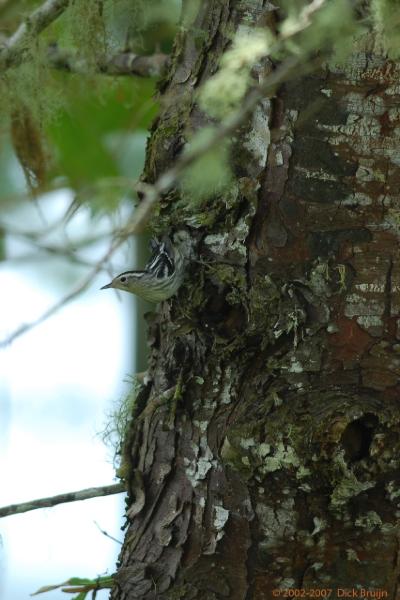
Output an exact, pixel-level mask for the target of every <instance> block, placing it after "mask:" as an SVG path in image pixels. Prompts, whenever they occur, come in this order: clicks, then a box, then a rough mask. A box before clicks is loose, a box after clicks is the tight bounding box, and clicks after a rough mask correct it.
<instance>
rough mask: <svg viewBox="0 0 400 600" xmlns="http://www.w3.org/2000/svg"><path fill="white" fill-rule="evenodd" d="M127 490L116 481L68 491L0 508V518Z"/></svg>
mask: <svg viewBox="0 0 400 600" xmlns="http://www.w3.org/2000/svg"><path fill="white" fill-rule="evenodd" d="M125 491H126V488H125V484H123V483H114V484H112V485H103V486H100V487H94V488H87V489H86V490H79V491H77V492H67V493H66V494H59V495H58V496H50V497H49V498H39V499H38V500H31V501H30V502H22V503H21V504H10V505H9V506H3V507H2V508H0V519H1V518H3V517H9V516H10V515H18V514H19V513H23V512H28V511H30V510H36V509H38V508H46V507H51V506H56V505H57V504H65V503H67V502H78V501H79V500H88V499H89V498H98V497H99V496H111V495H112V494H121V493H122V492H125Z"/></svg>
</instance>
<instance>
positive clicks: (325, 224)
mask: <svg viewBox="0 0 400 600" xmlns="http://www.w3.org/2000/svg"><path fill="white" fill-rule="evenodd" d="M275 18H276V16H275V13H274V10H273V7H272V5H271V4H270V3H268V2H263V1H262V0H253V1H250V0H247V1H246V0H242V1H241V2H239V1H238V2H229V1H228V0H225V1H221V0H207V1H204V2H200V3H199V12H198V14H197V15H196V16H195V20H194V22H192V23H186V24H185V27H183V28H182V32H181V34H180V36H179V39H177V42H176V48H175V54H174V57H173V61H172V67H171V71H170V73H169V76H168V78H167V79H166V81H165V82H164V84H163V88H162V110H161V113H160V117H159V119H158V121H157V123H155V125H154V128H153V132H152V137H151V141H150V143H149V147H148V155H147V165H146V171H145V178H146V179H147V180H148V181H152V180H154V179H155V178H156V177H157V176H158V175H159V174H160V173H162V172H163V171H164V170H165V169H166V168H167V167H169V166H170V165H171V164H172V163H173V161H174V159H175V157H176V155H177V153H179V151H180V150H181V149H182V147H183V145H184V143H185V139H186V136H187V132H189V131H191V130H195V129H197V128H199V127H201V126H203V125H204V124H205V123H206V122H207V119H206V117H205V115H204V114H202V113H201V112H200V110H199V109H198V107H197V106H196V104H195V97H194V94H195V92H196V90H197V89H198V88H199V86H200V85H201V84H202V82H204V81H205V80H206V79H207V78H208V77H209V76H210V75H211V74H212V73H214V72H215V71H216V69H217V65H218V59H219V57H220V55H221V53H222V52H224V50H225V49H226V48H227V47H228V46H229V44H230V39H231V35H232V33H233V32H234V31H237V29H238V27H242V28H245V27H250V28H251V27H254V26H256V25H258V26H259V25H263V26H264V25H265V26H267V25H269V24H271V23H273V21H274V19H275ZM368 43H369V44H370V46H368ZM270 68H272V67H271V66H270V65H269V64H268V62H265V63H263V64H262V65H259V66H258V67H257V68H256V69H254V77H255V80H257V79H262V78H263V77H265V75H266V73H268V70H269V69H270ZM399 75H400V68H399V66H398V65H396V64H394V63H392V62H390V61H388V60H386V59H385V57H384V56H382V55H380V54H379V52H378V51H377V50H376V49H375V48H374V47H373V45H372V41H371V37H370V36H368V35H366V36H365V39H364V40H361V41H359V42H358V44H357V47H355V51H354V53H353V55H352V56H351V57H350V58H349V59H348V61H347V63H346V65H345V66H340V67H337V66H334V65H332V64H330V65H326V66H325V67H324V68H323V69H321V70H320V71H319V72H315V73H313V74H312V75H309V76H307V77H303V78H301V79H300V80H297V81H293V82H290V83H287V84H285V85H284V86H282V87H281V89H279V90H278V91H277V93H276V96H275V97H274V98H272V99H268V98H266V99H265V100H264V101H263V102H262V103H260V105H259V107H258V108H257V110H256V111H255V114H254V116H253V118H252V120H251V122H249V123H247V124H245V125H243V127H242V130H241V132H240V134H238V135H237V138H236V142H235V147H234V151H233V156H232V160H233V164H234V167H235V175H236V180H235V182H234V184H233V185H232V188H231V190H230V192H229V193H227V194H226V195H225V196H224V197H223V198H213V199H210V200H208V201H207V202H203V203H202V204H200V205H196V206H194V205H193V204H191V203H190V202H189V201H187V200H185V198H182V197H181V196H179V195H178V193H177V192H173V193H170V194H169V195H168V197H167V198H164V199H163V201H162V203H161V205H160V207H159V209H158V215H157V217H156V218H155V222H157V223H158V225H157V226H158V227H159V228H160V229H163V230H176V229H178V228H179V227H181V226H182V225H184V226H186V227H187V228H188V229H189V231H190V232H191V234H192V235H193V239H194V244H195V250H196V255H197V257H199V258H201V261H202V262H201V263H198V262H193V263H192V265H191V266H190V268H189V271H188V278H187V285H185V286H184V287H183V288H182V289H181V291H180V293H179V295H178V298H176V299H173V300H172V301H171V302H167V303H164V304H163V306H162V307H161V309H160V311H159V313H158V314H157V315H156V316H155V317H154V319H153V322H152V324H151V334H150V345H151V359H150V368H149V376H150V381H149V383H148V384H147V385H146V386H145V387H144V388H143V389H142V391H141V392H140V394H139V397H138V400H137V407H136V418H135V420H134V421H133V425H132V428H131V430H130V432H129V433H128V436H127V439H126V443H125V461H126V462H125V471H126V470H127V471H128V472H129V477H128V479H129V484H130V490H131V496H130V500H129V502H130V505H131V506H130V509H129V511H128V514H129V519H130V521H129V526H128V528H127V530H126V538H125V543H124V546H123V549H122V551H121V555H120V564H119V569H118V573H117V576H116V582H117V584H116V586H115V589H114V590H113V592H112V598H113V599H114V600H117V599H118V600H120V599H129V600H130V599H132V600H133V599H139V598H140V599H143V600H144V599H146V600H148V599H150V598H151V599H153V598H159V599H178V598H185V599H188V600H195V599H196V600H217V599H222V598H229V599H230V600H245V599H246V600H250V599H252V600H253V599H254V600H261V599H266V600H267V599H270V598H272V597H273V590H274V589H281V590H287V589H289V588H306V589H314V590H324V589H332V590H333V591H332V595H331V597H334V598H335V597H338V593H337V589H338V588H340V589H359V588H360V587H363V588H365V589H367V590H369V591H374V590H383V591H386V592H387V595H383V596H376V597H387V598H391V599H395V598H400V592H398V591H397V580H398V575H399V570H400V562H399V561H400V559H399V538H398V528H397V517H398V505H399V501H400V498H399V497H400V482H399V478H400V477H399V470H398V467H399V453H400V437H399V431H400V429H399V420H400V416H399V409H398V396H399V384H398V380H399V372H400V326H399V323H400V321H399V286H400V273H399V264H400V261H399V228H400V207H399V204H398V200H399V195H398V186H399V179H400V171H399V164H400V151H399V131H400V125H399V121H400V110H399V94H400V89H399V83H398V81H399ZM281 595H283V594H281ZM321 595H322V596H324V595H326V594H324V593H322V594H321V593H320V594H318V593H317V594H315V596H321ZM353 597H354V595H353Z"/></svg>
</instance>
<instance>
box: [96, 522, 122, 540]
mask: <svg viewBox="0 0 400 600" xmlns="http://www.w3.org/2000/svg"><path fill="white" fill-rule="evenodd" d="M93 523H94V524H95V525H96V527H97V529H98V530H99V531H100V533H102V534H103V535H105V536H106V537H108V538H109V539H110V540H112V541H113V542H117V544H120V545H121V546H122V542H121V541H120V540H117V538H115V537H113V536H112V535H110V534H109V533H108V532H107V531H106V530H105V529H102V528H101V527H100V525H99V524H98V522H97V521H93Z"/></svg>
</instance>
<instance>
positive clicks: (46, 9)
mask: <svg viewBox="0 0 400 600" xmlns="http://www.w3.org/2000/svg"><path fill="white" fill-rule="evenodd" d="M69 2H70V0H46V1H45V2H44V3H43V4H42V6H39V8H37V9H36V10H35V11H33V13H32V14H31V15H29V16H28V17H27V18H26V19H25V20H24V21H23V22H22V23H21V25H20V26H19V27H18V29H17V30H16V31H15V33H13V35H12V36H11V37H10V38H9V39H8V41H7V42H6V47H5V48H3V49H2V50H1V51H0V71H4V70H5V69H8V68H9V67H11V66H13V65H18V64H19V63H20V62H21V60H22V59H23V56H24V54H25V52H26V51H27V49H28V47H29V42H30V40H31V39H32V37H35V36H37V35H39V33H41V32H42V31H43V30H44V29H46V27H48V26H49V25H50V24H51V23H52V22H53V21H55V20H56V19H57V18H58V17H59V16H60V15H61V14H62V13H63V12H64V11H65V9H66V8H67V7H68V4H69Z"/></svg>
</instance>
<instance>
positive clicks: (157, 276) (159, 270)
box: [101, 232, 187, 302]
mask: <svg viewBox="0 0 400 600" xmlns="http://www.w3.org/2000/svg"><path fill="white" fill-rule="evenodd" d="M183 233H185V232H183ZM181 234H182V232H180V234H179V233H178V234H176V235H175V238H174V242H175V239H176V241H177V244H175V243H174V244H172V242H171V240H170V238H169V237H167V236H164V237H163V239H162V240H161V242H158V241H157V240H152V249H153V254H152V255H151V257H150V259H149V261H148V263H147V265H146V266H145V268H144V270H143V271H125V272H124V273H120V274H119V275H117V277H114V279H113V280H112V281H111V283H109V284H107V285H105V286H103V287H102V288H101V289H102V290H104V289H107V288H114V289H118V290H124V291H126V292H130V293H132V294H136V295H137V296H140V297H141V298H143V299H144V300H148V301H149V302H161V300H166V299H167V298H170V297H171V296H173V295H174V294H175V293H176V292H177V291H178V288H179V287H180V285H181V283H182V281H183V276H184V268H185V252H184V247H183V246H182V239H183V238H185V239H187V234H186V236H182V235H181Z"/></svg>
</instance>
